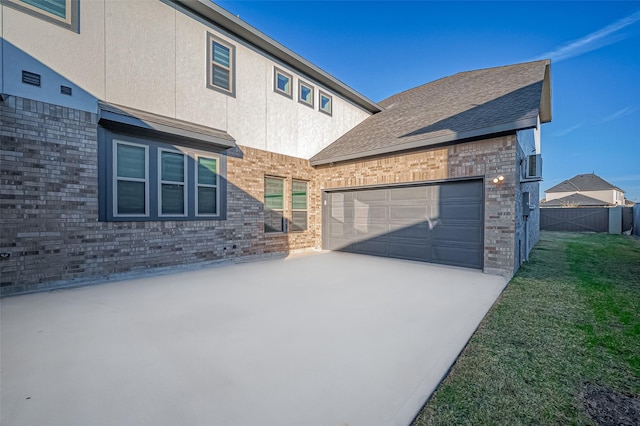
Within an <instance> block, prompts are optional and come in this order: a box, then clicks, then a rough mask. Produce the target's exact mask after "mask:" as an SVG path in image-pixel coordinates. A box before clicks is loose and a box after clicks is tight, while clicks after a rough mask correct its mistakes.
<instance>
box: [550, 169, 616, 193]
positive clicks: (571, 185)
mask: <svg viewBox="0 0 640 426" xmlns="http://www.w3.org/2000/svg"><path fill="white" fill-rule="evenodd" d="M607 189H616V190H618V191H622V189H620V188H618V187H617V186H615V185H612V184H610V183H609V182H607V181H606V180H604V179H602V178H601V177H600V176H598V175H596V174H594V173H588V174H584V175H576V176H574V177H572V178H571V179H568V180H565V181H562V182H560V183H559V184H557V185H556V186H553V187H551V188H549V189H547V190H546V191H544V192H575V191H583V192H584V191H603V190H607ZM622 192H624V191H622Z"/></svg>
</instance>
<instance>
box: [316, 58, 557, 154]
mask: <svg viewBox="0 0 640 426" xmlns="http://www.w3.org/2000/svg"><path fill="white" fill-rule="evenodd" d="M549 66H550V61H548V60H542V61H535V62H528V63H523V64H516V65H509V66H504V67H498V68H488V69H484V70H478V71H468V72H462V73H459V74H455V75H453V76H450V77H446V78H442V79H440V80H436V81H434V82H432V83H428V84H425V85H422V86H419V87H416V88H414V89H410V90H407V91H405V92H402V93H399V94H397V95H394V96H391V97H389V98H387V99H385V100H384V101H382V102H380V103H379V104H380V105H381V106H382V107H383V108H384V110H383V111H382V112H380V113H377V114H374V115H373V116H371V117H368V118H367V119H365V120H364V121H363V122H362V123H360V124H359V125H358V126H356V127H355V128H353V129H352V130H351V131H349V132H347V133H346V134H345V135H343V136H342V137H340V138H339V139H338V140H336V141H335V142H334V143H332V144H331V145H329V146H328V147H326V148H325V149H323V150H322V151H320V152H319V153H318V154H316V155H315V156H314V157H313V158H311V164H313V165H316V164H326V163H331V162H336V161H343V160H349V159H354V158H361V157H366V156H371V155H377V154H383V153H389V152H395V151H401V150H405V149H412V148H418V147H423V146H429V145H437V144H441V143H447V142H453V141H457V140H462V139H469V138H473V137H478V136H485V135H490V134H496V133H500V132H505V131H512V130H517V129H523V128H530V127H535V126H536V124H537V117H538V115H539V114H540V117H541V121H542V122H548V121H551V108H550V98H551V96H550V87H549V86H550V83H549V78H550V77H549Z"/></svg>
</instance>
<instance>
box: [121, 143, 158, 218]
mask: <svg viewBox="0 0 640 426" xmlns="http://www.w3.org/2000/svg"><path fill="white" fill-rule="evenodd" d="M114 157H115V161H114V162H113V164H114V168H115V170H114V177H115V179H114V181H115V182H114V191H113V194H114V196H113V206H114V216H148V215H149V168H148V164H149V151H148V147H146V146H144V145H137V144H132V143H124V142H116V143H115V144H114Z"/></svg>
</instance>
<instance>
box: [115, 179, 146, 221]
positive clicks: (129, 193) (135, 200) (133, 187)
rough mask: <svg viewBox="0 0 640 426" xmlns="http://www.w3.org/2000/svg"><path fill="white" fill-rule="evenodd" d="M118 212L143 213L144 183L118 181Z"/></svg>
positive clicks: (144, 201)
mask: <svg viewBox="0 0 640 426" xmlns="http://www.w3.org/2000/svg"><path fill="white" fill-rule="evenodd" d="M117 185H118V200H117V203H118V208H117V211H118V214H145V203H146V197H145V183H144V182H127V181H122V180H119V181H118V184H117Z"/></svg>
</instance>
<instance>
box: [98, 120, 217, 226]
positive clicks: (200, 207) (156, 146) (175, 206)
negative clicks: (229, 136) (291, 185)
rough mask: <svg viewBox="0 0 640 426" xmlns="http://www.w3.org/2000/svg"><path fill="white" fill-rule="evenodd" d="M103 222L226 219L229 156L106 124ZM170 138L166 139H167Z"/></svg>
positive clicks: (102, 167)
mask: <svg viewBox="0 0 640 426" xmlns="http://www.w3.org/2000/svg"><path fill="white" fill-rule="evenodd" d="M99 134H100V136H99V139H100V142H99V144H98V160H99V168H98V194H99V220H101V221H119V222H122V221H150V220H224V219H226V196H225V194H226V188H227V186H226V180H225V175H226V156H225V155H222V154H219V153H216V152H211V151H203V150H201V149H199V148H196V147H190V146H189V143H188V142H185V143H186V145H187V146H178V145H175V144H170V143H168V142H161V141H157V140H154V139H151V138H148V137H146V136H132V135H129V134H126V135H125V134H120V133H112V132H111V131H107V130H105V129H103V128H100V132H99ZM163 140H164V139H163Z"/></svg>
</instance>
